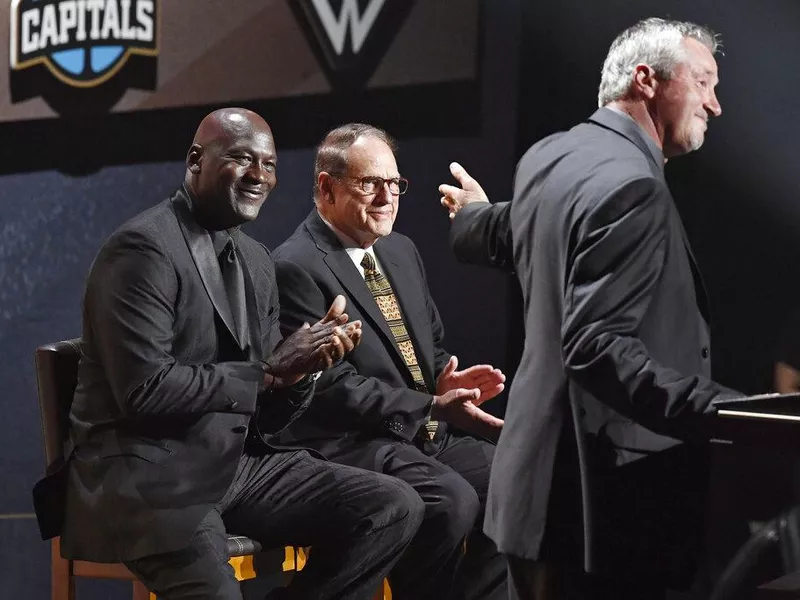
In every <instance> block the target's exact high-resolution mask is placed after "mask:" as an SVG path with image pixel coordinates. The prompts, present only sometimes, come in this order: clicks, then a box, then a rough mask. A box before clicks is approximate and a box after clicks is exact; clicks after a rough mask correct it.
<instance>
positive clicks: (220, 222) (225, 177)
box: [185, 108, 277, 230]
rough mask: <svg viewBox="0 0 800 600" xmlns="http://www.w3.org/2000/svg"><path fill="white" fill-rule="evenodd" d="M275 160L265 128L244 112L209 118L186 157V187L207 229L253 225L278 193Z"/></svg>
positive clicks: (258, 118) (235, 110)
mask: <svg viewBox="0 0 800 600" xmlns="http://www.w3.org/2000/svg"><path fill="white" fill-rule="evenodd" d="M276 163H277V157H276V153H275V144H274V141H273V139H272V131H271V130H270V128H269V125H268V124H267V122H266V121H265V120H264V119H263V118H261V116H259V115H257V114H256V113H254V112H252V111H249V110H246V109H244V108H223V109H220V110H216V111H214V112H212V113H211V114H209V115H208V116H206V117H205V118H204V119H203V120H202V121H201V122H200V125H199V126H198V128H197V131H196V132H195V135H194V140H193V141H192V146H191V148H190V149H189V152H188V154H187V155H186V179H185V182H186V187H187V188H188V189H189V191H190V193H191V194H192V197H193V201H194V202H193V204H194V207H195V215H196V217H197V219H198V221H199V222H200V223H201V224H202V225H203V226H204V227H206V228H207V229H212V230H217V229H228V228H230V227H235V226H237V225H241V224H242V223H244V222H246V221H252V220H253V219H255V218H256V217H257V216H258V212H259V210H260V209H261V205H262V204H263V203H264V200H266V198H267V196H268V195H269V193H270V192H271V191H272V189H273V188H274V187H275V185H276V183H277V178H276V176H275V168H276Z"/></svg>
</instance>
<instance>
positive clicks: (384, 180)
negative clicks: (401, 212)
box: [328, 173, 409, 196]
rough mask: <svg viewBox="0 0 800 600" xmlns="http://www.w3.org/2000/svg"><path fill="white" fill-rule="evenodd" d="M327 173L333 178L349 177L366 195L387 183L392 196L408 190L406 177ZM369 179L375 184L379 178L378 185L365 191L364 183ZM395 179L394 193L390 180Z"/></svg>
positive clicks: (393, 180) (375, 191) (400, 194)
mask: <svg viewBox="0 0 800 600" xmlns="http://www.w3.org/2000/svg"><path fill="white" fill-rule="evenodd" d="M328 175H330V176H331V177H333V178H334V179H349V180H351V181H356V182H358V187H359V188H360V189H361V191H362V192H364V194H365V195H367V196H370V195H372V194H377V193H378V192H379V191H380V190H382V189H383V187H384V186H385V185H386V184H387V183H388V184H389V193H390V194H391V195H392V196H402V195H403V194H405V193H406V192H407V191H408V183H409V182H408V179H406V178H405V177H390V178H388V179H387V178H384V177H378V176H377V175H365V176H364V177H351V176H350V175H335V174H333V173H328ZM369 180H372V183H375V184H377V183H378V181H379V180H380V182H381V185H380V187H376V188H375V189H374V190H373V191H371V192H369V191H367V190H366V189H364V183H366V182H368V181H369ZM395 181H396V182H397V189H398V191H397V193H394V192H393V191H392V186H391V182H395ZM403 182H405V188H403V189H401V187H402V185H401V184H402V183H403Z"/></svg>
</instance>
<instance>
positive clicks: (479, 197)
mask: <svg viewBox="0 0 800 600" xmlns="http://www.w3.org/2000/svg"><path fill="white" fill-rule="evenodd" d="M450 173H451V174H452V175H453V177H455V179H456V181H458V183H459V185H460V186H461V187H458V186H455V185H448V184H446V183H443V184H441V185H440V186H439V193H440V194H441V195H442V198H441V200H440V202H441V204H442V206H444V207H445V208H446V209H447V212H448V214H449V216H450V218H451V219H453V218H455V216H456V214H458V211H460V210H461V209H462V208H464V207H465V206H466V205H467V204H472V203H473V202H489V198H488V197H487V196H486V192H484V191H483V188H482V187H481V184H479V183H478V182H477V181H476V180H475V179H473V178H472V177H471V176H470V174H469V173H467V171H466V169H464V167H462V166H461V165H460V164H458V163H457V162H452V163H450Z"/></svg>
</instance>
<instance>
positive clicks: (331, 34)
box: [311, 0, 386, 54]
mask: <svg viewBox="0 0 800 600" xmlns="http://www.w3.org/2000/svg"><path fill="white" fill-rule="evenodd" d="M311 2H312V3H313V4H314V8H315V9H316V10H317V14H318V15H319V20H320V21H322V26H323V27H324V28H325V33H327V34H328V39H330V41H331V44H332V45H333V49H334V50H335V51H336V54H341V53H342V52H343V51H344V40H345V37H346V35H347V26H348V25H350V41H351V43H352V49H353V54H358V53H359V51H360V50H361V47H362V46H363V45H364V40H366V39H367V35H368V34H369V30H370V29H372V25H373V24H374V23H375V19H377V18H378V15H379V14H380V12H381V8H383V5H384V4H385V2H386V0H370V3H369V4H368V5H367V9H366V10H365V11H364V14H363V15H361V14H359V9H358V0H344V2H343V3H342V10H341V11H340V12H339V18H338V19H337V18H336V15H334V13H333V8H331V5H330V2H328V0H311Z"/></svg>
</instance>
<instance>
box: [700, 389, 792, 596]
mask: <svg viewBox="0 0 800 600" xmlns="http://www.w3.org/2000/svg"><path fill="white" fill-rule="evenodd" d="M715 407H716V408H717V413H716V416H715V417H714V421H713V425H712V431H713V437H712V442H715V443H718V444H728V445H733V444H735V445H748V446H759V447H762V448H780V449H782V450H789V451H798V452H800V394H761V395H758V396H748V397H744V398H737V399H735V400H726V401H724V402H718V403H717V404H715ZM755 598H756V599H757V600H788V599H790V598H794V599H800V572H793V573H789V574H787V575H784V576H782V577H779V578H778V579H775V580H773V581H769V582H767V583H764V584H762V585H761V586H759V588H758V590H757V591H756V595H755Z"/></svg>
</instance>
